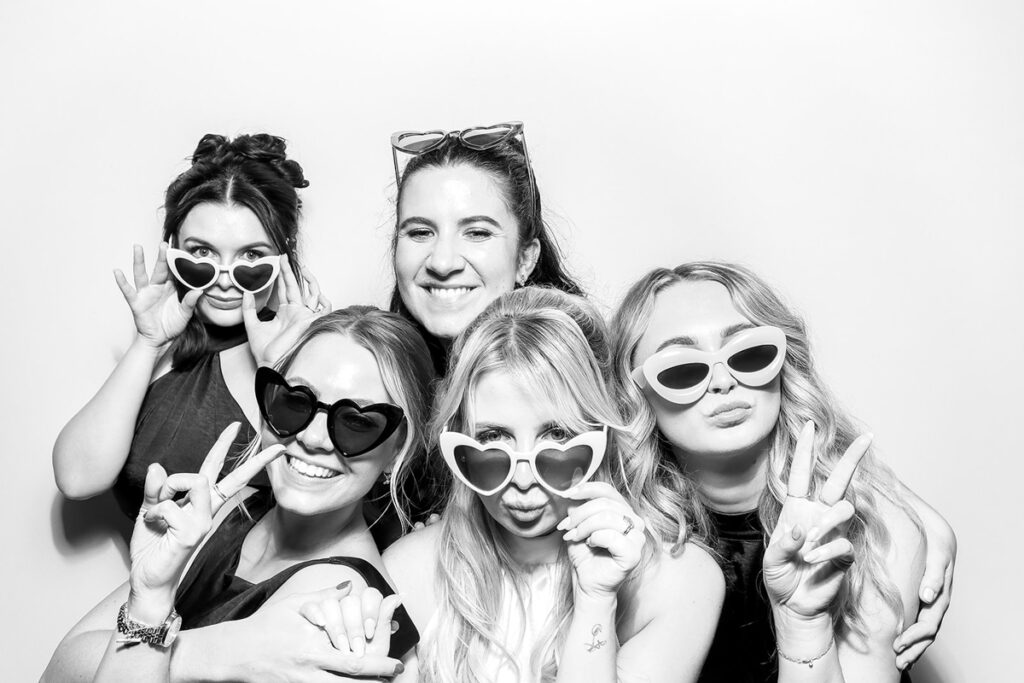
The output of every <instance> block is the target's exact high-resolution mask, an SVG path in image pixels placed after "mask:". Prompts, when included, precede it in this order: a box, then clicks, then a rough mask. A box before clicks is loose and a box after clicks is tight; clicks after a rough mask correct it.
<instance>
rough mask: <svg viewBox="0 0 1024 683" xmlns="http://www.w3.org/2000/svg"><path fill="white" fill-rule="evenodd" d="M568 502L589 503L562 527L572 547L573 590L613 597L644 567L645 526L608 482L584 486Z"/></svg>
mask: <svg viewBox="0 0 1024 683" xmlns="http://www.w3.org/2000/svg"><path fill="white" fill-rule="evenodd" d="M566 497H567V498H571V499H573V500H577V501H585V502H583V503H582V505H579V506H578V507H576V508H575V509H572V510H570V512H569V514H568V516H566V518H565V519H563V520H562V521H561V522H559V523H558V527H557V528H558V529H559V530H562V531H565V532H566V534H565V535H564V536H563V538H564V539H565V541H566V542H568V543H569V560H570V561H571V562H572V567H573V586H574V588H575V589H576V590H577V591H578V592H580V593H582V594H584V595H586V596H589V597H609V596H613V595H615V593H616V592H617V591H618V589H619V586H621V585H622V582H623V581H625V580H626V578H627V577H628V576H629V574H630V572H631V571H633V569H634V568H635V567H636V566H637V565H638V564H639V563H640V560H641V558H642V555H643V547H644V541H645V538H646V536H645V535H644V529H645V525H644V522H643V520H641V519H640V518H639V517H638V516H637V515H636V513H634V512H633V509H632V508H630V507H629V504H628V503H626V500H625V499H624V498H623V497H622V495H621V494H620V493H619V492H618V491H616V490H615V488H614V487H613V486H611V485H610V484H607V483H605V482H599V481H591V482H586V483H584V484H580V485H578V486H576V487H574V488H572V489H570V490H569V492H568V493H566Z"/></svg>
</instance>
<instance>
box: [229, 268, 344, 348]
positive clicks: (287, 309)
mask: <svg viewBox="0 0 1024 683" xmlns="http://www.w3.org/2000/svg"><path fill="white" fill-rule="evenodd" d="M299 272H300V273H301V274H302V279H303V281H304V282H305V285H306V286H305V291H306V293H305V294H303V287H302V286H301V285H300V284H299V281H298V280H297V279H296V278H295V274H294V273H293V272H292V268H291V263H290V261H289V259H288V255H287V254H284V255H282V256H281V277H280V280H278V283H277V286H276V290H275V291H276V295H277V312H276V314H275V315H274V318H273V319H272V320H260V319H259V316H258V315H257V313H258V312H257V310H256V298H255V297H254V296H253V295H252V294H250V293H249V292H243V293H242V320H243V322H244V323H245V334H246V336H247V337H248V339H249V349H250V351H251V352H252V355H253V358H255V359H256V364H257V365H273V364H274V363H275V362H277V359H278V358H280V357H281V356H282V355H284V353H285V352H286V351H287V350H288V349H289V348H291V346H292V344H294V343H295V342H296V341H298V339H299V336H300V335H301V334H302V333H303V332H304V331H305V329H306V328H307V327H309V324H310V323H311V322H313V320H315V319H316V318H318V317H320V316H321V315H325V314H327V313H330V312H331V302H330V301H329V300H328V299H327V297H326V296H324V295H323V294H322V293H321V292H320V283H319V282H317V279H316V277H314V275H313V273H312V272H310V270H309V269H308V268H306V267H305V266H303V267H302V268H301V269H300V271H299Z"/></svg>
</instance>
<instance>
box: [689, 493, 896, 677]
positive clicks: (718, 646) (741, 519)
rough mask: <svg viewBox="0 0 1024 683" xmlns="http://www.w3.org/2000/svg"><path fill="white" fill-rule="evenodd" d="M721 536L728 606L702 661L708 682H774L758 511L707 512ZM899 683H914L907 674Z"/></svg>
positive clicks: (772, 633) (772, 635) (776, 672)
mask: <svg viewBox="0 0 1024 683" xmlns="http://www.w3.org/2000/svg"><path fill="white" fill-rule="evenodd" d="M709 512H710V513H711V521H712V524H713V525H714V526H715V528H716V531H717V533H718V538H717V542H716V543H715V550H716V551H717V552H718V555H719V558H718V561H719V565H720V566H721V568H722V573H723V574H724V575H725V602H724V603H723V605H722V616H721V617H720V618H719V620H718V629H717V631H716V632H715V639H714V641H713V642H712V643H711V650H710V651H709V652H708V658H707V660H706V661H705V662H704V669H703V671H701V675H700V679H699V680H700V681H702V682H704V683H774V682H775V681H777V680H778V678H779V664H778V658H777V657H778V655H777V653H776V649H775V628H774V626H773V624H772V608H771V603H770V602H769V600H768V592H767V589H766V588H765V586H764V581H763V580H762V579H763V577H762V569H761V566H762V561H763V560H764V551H765V537H764V527H762V526H761V520H760V519H759V518H758V516H757V511H756V510H754V511H751V512H743V513H740V514H735V515H728V514H724V513H721V512H715V511H713V510H712V511H709ZM900 681H901V683H910V675H909V674H908V673H907V672H903V676H902V678H901V679H900Z"/></svg>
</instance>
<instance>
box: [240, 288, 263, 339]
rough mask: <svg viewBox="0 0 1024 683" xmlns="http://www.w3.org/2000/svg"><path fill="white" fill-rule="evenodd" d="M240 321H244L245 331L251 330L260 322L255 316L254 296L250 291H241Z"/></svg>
mask: <svg viewBox="0 0 1024 683" xmlns="http://www.w3.org/2000/svg"><path fill="white" fill-rule="evenodd" d="M242 322H244V323H245V331H246V332H251V331H252V330H254V329H255V328H256V327H257V326H258V325H259V324H260V319H259V318H258V317H257V316H256V297H255V296H253V295H252V292H242Z"/></svg>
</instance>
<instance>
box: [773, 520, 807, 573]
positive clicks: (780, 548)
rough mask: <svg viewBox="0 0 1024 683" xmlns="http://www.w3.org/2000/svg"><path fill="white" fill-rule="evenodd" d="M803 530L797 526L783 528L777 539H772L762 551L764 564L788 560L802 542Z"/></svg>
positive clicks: (775, 563)
mask: <svg viewBox="0 0 1024 683" xmlns="http://www.w3.org/2000/svg"><path fill="white" fill-rule="evenodd" d="M804 536H805V534H804V530H803V529H801V528H800V527H799V526H793V527H790V528H788V529H783V530H782V533H781V534H780V535H779V537H778V540H776V539H774V538H773V539H772V541H771V542H770V543H769V544H768V548H767V549H766V550H765V551H764V566H765V567H771V566H777V565H781V564H785V563H786V562H789V561H790V560H791V559H793V558H794V557H796V555H797V552H798V551H799V550H800V548H801V547H802V546H803V544H804Z"/></svg>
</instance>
